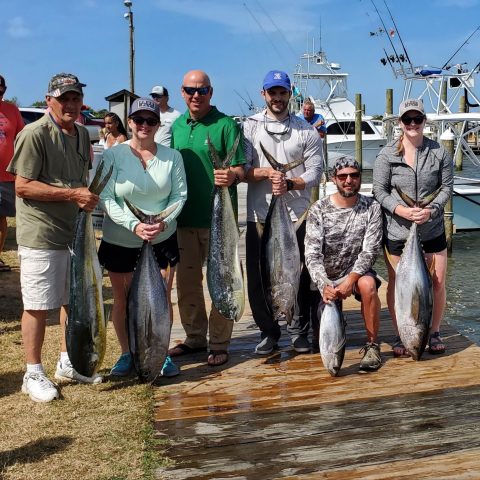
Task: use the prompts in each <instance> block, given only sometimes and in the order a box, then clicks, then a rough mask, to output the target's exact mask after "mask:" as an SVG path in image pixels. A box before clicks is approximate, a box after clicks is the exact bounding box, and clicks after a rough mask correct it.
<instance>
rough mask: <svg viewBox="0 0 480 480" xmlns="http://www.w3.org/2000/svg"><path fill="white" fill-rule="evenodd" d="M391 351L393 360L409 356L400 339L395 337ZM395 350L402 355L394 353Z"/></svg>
mask: <svg viewBox="0 0 480 480" xmlns="http://www.w3.org/2000/svg"><path fill="white" fill-rule="evenodd" d="M392 350H393V356H394V358H407V357H409V356H410V354H409V353H408V351H407V349H406V348H405V345H404V344H403V343H402V340H401V338H400V337H395V341H394V344H393V346H392ZM395 350H397V351H399V350H401V351H402V353H396V352H395Z"/></svg>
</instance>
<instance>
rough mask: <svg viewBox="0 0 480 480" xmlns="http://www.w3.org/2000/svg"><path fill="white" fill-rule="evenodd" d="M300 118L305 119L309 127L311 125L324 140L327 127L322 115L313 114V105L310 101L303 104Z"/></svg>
mask: <svg viewBox="0 0 480 480" xmlns="http://www.w3.org/2000/svg"><path fill="white" fill-rule="evenodd" d="M300 118H303V119H305V120H306V121H307V122H308V123H309V124H310V125H313V126H314V127H315V129H316V130H317V132H318V134H319V135H320V137H321V138H325V134H326V133H327V127H326V126H325V119H324V118H323V115H320V114H319V113H315V104H314V103H313V102H312V101H310V100H305V102H303V115H300Z"/></svg>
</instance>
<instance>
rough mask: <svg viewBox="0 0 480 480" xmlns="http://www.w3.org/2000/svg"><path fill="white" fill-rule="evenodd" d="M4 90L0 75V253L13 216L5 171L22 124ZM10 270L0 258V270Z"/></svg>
mask: <svg viewBox="0 0 480 480" xmlns="http://www.w3.org/2000/svg"><path fill="white" fill-rule="evenodd" d="M6 91H7V83H6V82H5V78H4V77H3V76H2V75H0V254H1V253H2V251H3V246H4V245H5V239H6V238H7V217H14V216H15V176H14V175H12V174H11V173H8V172H7V166H8V164H9V163H10V160H11V159H12V157H13V144H14V142H15V137H16V136H17V134H18V132H20V130H21V129H22V128H23V126H24V124H23V119H22V116H21V115H20V111H19V110H18V108H17V106H16V105H14V104H13V103H10V102H6V101H5V100H4V99H3V97H4V95H5V92H6ZM10 270H11V269H10V266H9V265H7V264H6V263H5V262H4V261H3V260H2V259H1V258H0V272H8V271H10Z"/></svg>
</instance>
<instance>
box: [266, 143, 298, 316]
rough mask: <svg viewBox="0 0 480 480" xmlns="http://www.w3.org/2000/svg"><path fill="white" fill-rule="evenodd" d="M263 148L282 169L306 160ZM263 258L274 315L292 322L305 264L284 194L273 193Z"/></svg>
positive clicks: (267, 293)
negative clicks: (284, 159) (283, 159)
mask: <svg viewBox="0 0 480 480" xmlns="http://www.w3.org/2000/svg"><path fill="white" fill-rule="evenodd" d="M260 148H261V149H262V152H263V154H264V155H265V157H266V159H267V160H268V162H269V163H270V165H271V166H272V167H273V168H274V169H275V170H277V171H279V172H282V173H286V172H288V171H289V170H291V169H292V168H295V167H297V166H298V165H301V164H302V163H303V162H304V160H303V159H301V160H296V161H294V162H292V163H288V164H281V163H279V162H277V161H276V160H275V159H274V158H273V157H272V155H270V153H268V152H267V151H266V150H265V147H264V146H263V145H262V143H260ZM260 259H261V260H260V261H261V276H262V286H263V293H264V295H265V301H266V303H267V306H268V308H269V309H270V312H271V313H272V315H273V319H274V320H275V321H281V320H282V321H283V320H285V321H286V322H287V323H288V324H290V323H291V321H292V318H293V316H294V313H295V310H296V308H297V294H298V288H299V283H300V274H301V269H302V268H301V267H302V265H301V261H300V250H299V248H298V242H297V235H296V229H295V225H294V223H293V222H292V219H291V218H290V215H289V213H288V209H287V202H286V200H285V198H284V195H272V200H271V202H270V206H269V209H268V214H267V217H266V219H265V226H264V229H263V235H262V240H261V247H260Z"/></svg>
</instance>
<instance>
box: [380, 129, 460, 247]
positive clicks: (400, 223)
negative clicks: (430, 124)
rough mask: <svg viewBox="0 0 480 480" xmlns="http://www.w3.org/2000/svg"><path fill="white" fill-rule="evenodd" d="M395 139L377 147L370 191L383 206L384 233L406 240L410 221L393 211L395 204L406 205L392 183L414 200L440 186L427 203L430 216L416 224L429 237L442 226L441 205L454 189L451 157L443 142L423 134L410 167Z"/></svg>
mask: <svg viewBox="0 0 480 480" xmlns="http://www.w3.org/2000/svg"><path fill="white" fill-rule="evenodd" d="M398 142H399V140H398V139H397V140H394V141H393V142H390V143H389V144H387V145H386V146H385V147H384V148H383V149H382V150H381V151H380V153H379V154H378V155H377V158H376V160H375V167H374V169H373V194H374V196H375V198H376V199H377V200H378V202H379V203H380V205H381V206H382V209H383V214H384V222H383V226H384V234H385V235H386V236H387V237H388V239H389V240H406V238H407V237H408V232H409V231H410V226H411V223H412V222H410V221H409V220H406V219H404V218H402V217H399V216H398V215H395V214H394V213H393V212H394V210H395V208H396V207H397V206H398V205H403V206H407V205H406V204H405V202H404V201H403V200H402V199H401V198H400V195H399V194H398V192H397V190H396V189H395V188H394V187H397V186H398V187H400V189H401V190H402V191H403V192H405V193H406V194H407V195H408V196H409V197H410V198H412V199H413V200H416V199H417V200H421V199H423V198H425V197H426V196H428V195H430V194H431V193H433V192H435V190H437V189H438V188H439V187H441V190H440V192H439V194H438V195H437V197H436V198H435V199H434V200H433V201H432V202H431V203H430V204H429V208H431V209H432V215H431V218H430V220H429V221H428V222H426V223H424V224H422V225H419V226H418V231H419V234H420V238H421V239H422V240H423V241H426V240H432V239H434V238H436V237H438V236H440V235H441V234H442V232H443V231H444V230H445V226H444V223H443V207H444V206H445V204H446V203H447V201H448V199H449V198H450V196H451V195H452V190H453V161H452V158H451V156H450V155H449V154H448V152H447V151H446V150H445V148H443V146H441V145H439V144H438V143H437V142H435V141H433V140H430V139H429V138H427V137H424V138H423V144H422V146H421V147H420V148H418V149H417V155H416V159H415V165H414V168H412V167H410V166H409V165H407V163H406V162H405V159H404V157H403V155H399V154H398V153H397V149H398Z"/></svg>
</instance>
